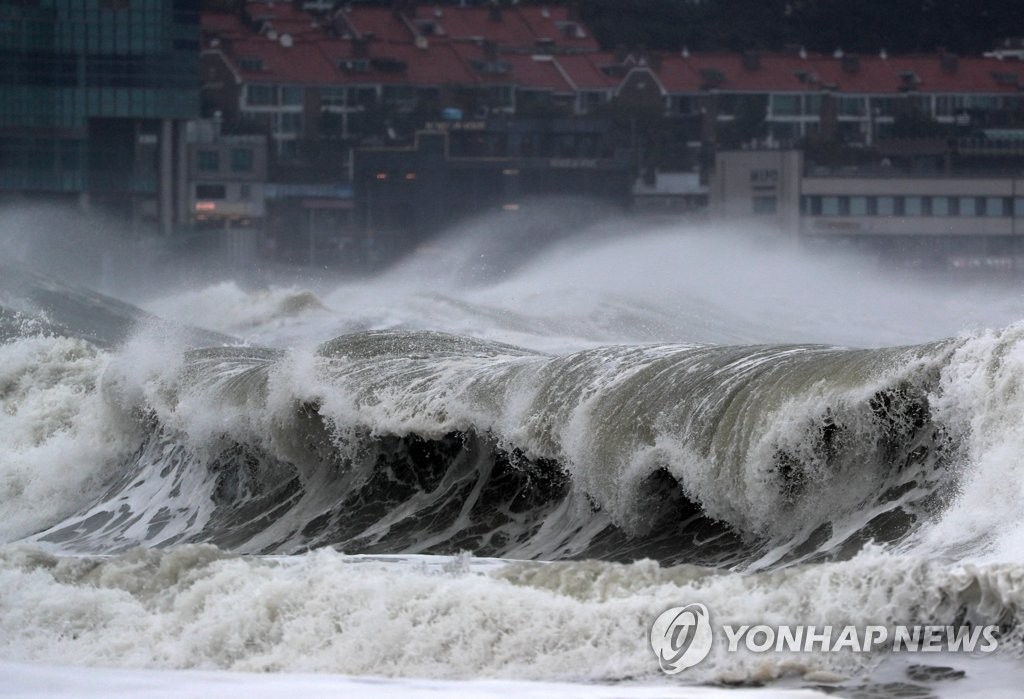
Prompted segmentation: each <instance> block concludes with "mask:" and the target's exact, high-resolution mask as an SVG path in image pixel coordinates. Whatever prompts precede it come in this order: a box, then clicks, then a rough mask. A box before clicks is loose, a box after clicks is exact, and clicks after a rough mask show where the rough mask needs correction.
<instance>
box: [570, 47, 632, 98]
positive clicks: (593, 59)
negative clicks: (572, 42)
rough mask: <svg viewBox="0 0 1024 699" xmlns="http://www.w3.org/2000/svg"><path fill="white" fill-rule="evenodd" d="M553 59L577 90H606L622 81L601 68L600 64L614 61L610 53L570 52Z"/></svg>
mask: <svg viewBox="0 0 1024 699" xmlns="http://www.w3.org/2000/svg"><path fill="white" fill-rule="evenodd" d="M555 60H556V61H558V65H560V66H562V70H564V71H565V73H566V75H568V76H569V80H571V81H572V83H573V85H575V86H576V88H577V89H579V90H607V89H612V88H615V87H617V86H618V85H619V83H620V82H622V81H621V79H620V78H614V77H612V76H610V75H607V74H605V73H604V72H603V71H602V70H601V66H602V65H608V64H610V63H613V62H614V56H612V55H611V54H607V53H594V54H571V55H566V56H557V57H556V58H555Z"/></svg>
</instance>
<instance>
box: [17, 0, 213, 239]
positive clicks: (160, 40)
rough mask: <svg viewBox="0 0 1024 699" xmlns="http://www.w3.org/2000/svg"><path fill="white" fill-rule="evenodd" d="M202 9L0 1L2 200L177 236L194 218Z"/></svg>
mask: <svg viewBox="0 0 1024 699" xmlns="http://www.w3.org/2000/svg"><path fill="white" fill-rule="evenodd" d="M198 49H199V2H198V0H132V1H131V2H128V1H127V0H35V1H34V2H15V3H3V4H0V193H2V194H5V195H8V196H19V197H34V196H45V197H49V198H52V197H64V198H68V199H74V200H78V201H80V202H81V203H82V204H83V205H91V206H99V207H103V208H105V209H110V210H112V211H114V212H117V213H118V214H120V215H122V216H123V217H124V218H125V219H126V220H131V221H134V222H135V223H136V224H143V223H145V222H153V223H157V222H159V225H160V228H161V229H162V230H163V232H165V233H169V232H170V231H171V230H172V229H173V227H174V226H175V225H177V224H179V223H181V222H183V219H184V218H185V216H187V206H186V196H185V191H184V189H185V188H184V179H185V177H184V175H185V173H184V170H185V167H184V159H185V149H184V140H185V139H184V124H185V121H186V120H188V119H193V118H196V117H197V116H199V107H200V105H199V70H198V68H199V63H198Z"/></svg>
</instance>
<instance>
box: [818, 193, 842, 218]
mask: <svg viewBox="0 0 1024 699" xmlns="http://www.w3.org/2000/svg"><path fill="white" fill-rule="evenodd" d="M821 215H822V216H838V215H839V197H822V198H821Z"/></svg>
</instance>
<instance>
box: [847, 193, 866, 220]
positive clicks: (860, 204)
mask: <svg viewBox="0 0 1024 699" xmlns="http://www.w3.org/2000/svg"><path fill="white" fill-rule="evenodd" d="M850 215H851V216H867V215H868V198H867V197H850Z"/></svg>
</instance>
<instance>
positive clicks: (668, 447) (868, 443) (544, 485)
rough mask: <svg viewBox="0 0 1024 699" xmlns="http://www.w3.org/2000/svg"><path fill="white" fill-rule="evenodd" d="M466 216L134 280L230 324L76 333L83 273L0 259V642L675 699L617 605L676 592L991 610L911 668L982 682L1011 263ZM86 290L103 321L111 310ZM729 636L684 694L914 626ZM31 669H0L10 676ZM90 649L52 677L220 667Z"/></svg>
mask: <svg viewBox="0 0 1024 699" xmlns="http://www.w3.org/2000/svg"><path fill="white" fill-rule="evenodd" d="M465 249H466V250H467V251H469V252H467V253H466V254H465V255H464V257H462V258H460V259H459V260H457V262H458V264H455V263H454V262H449V263H448V264H444V262H443V261H439V260H437V259H435V258H427V257H424V258H423V259H420V260H412V261H410V262H408V263H406V264H403V265H400V266H398V267H397V268H395V269H393V270H391V271H390V272H387V273H385V274H383V275H382V276H380V277H378V278H375V279H372V280H367V281H364V282H359V283H356V282H344V283H342V282H339V283H328V282H324V281H319V282H317V283H316V284H309V285H306V284H303V283H300V282H294V281H293V282H291V283H286V284H279V285H272V286H269V287H262V286H252V285H251V284H250V282H246V281H244V280H238V281H235V280H230V279H229V280H224V281H221V282H217V283H214V284H212V285H207V286H201V287H199V288H192V289H189V290H185V291H179V292H169V293H165V294H154V293H153V292H152V291H150V293H149V295H148V297H147V298H146V299H144V302H143V303H144V307H145V308H146V310H147V311H149V312H151V313H153V314H156V315H157V316H161V317H164V318H167V319H169V320H171V321H178V322H181V323H187V324H191V325H196V326H200V327H202V328H205V329H207V330H212V331H217V332H221V333H225V334H227V335H232V336H234V337H236V338H239V341H238V342H234V343H230V344H231V345H232V346H229V347H214V348H210V346H211V345H215V344H218V343H216V342H211V341H210V338H212V337H213V336H212V335H201V334H197V333H194V332H185V331H176V330H174V329H173V328H171V327H168V326H167V325H166V324H161V323H156V322H155V321H153V320H151V319H149V318H148V317H146V316H143V315H142V314H139V316H138V317H139V318H140V319H141V323H140V324H139V325H137V326H136V327H135V330H134V331H133V332H132V334H131V338H130V339H128V340H126V341H125V340H116V341H113V342H111V343H110V344H109V345H108V344H105V343H103V342H102V341H101V340H102V337H101V338H99V340H97V339H96V338H93V337H90V338H86V339H83V338H82V337H81V333H79V334H78V335H76V333H75V331H74V328H73V327H70V326H69V323H68V321H67V320H66V316H69V317H74V316H75V315H76V313H77V311H76V310H75V309H76V308H77V306H75V305H74V304H75V303H79V304H80V303H82V301H81V300H80V299H78V300H75V298H77V297H73V295H71V296H68V295H64V296H60V298H65V299H67V300H66V304H67V306H66V307H62V308H63V310H61V309H58V310H56V311H51V312H49V313H47V310H46V309H45V308H40V304H39V302H38V298H37V297H32V298H30V301H31V302H29V301H26V300H24V299H25V298H27V297H31V294H29V293H28V291H26V289H25V288H24V287H25V286H26V285H30V284H29V283H28V282H25V281H23V280H22V281H20V282H19V284H20V286H19V285H13V284H11V285H8V287H3V284H2V282H0V287H3V288H2V293H0V305H3V306H6V307H7V308H11V309H13V311H14V313H15V314H18V318H17V323H18V324H17V325H14V324H12V322H13V321H9V320H4V318H5V316H0V321H3V322H7V325H5V326H4V327H5V329H6V330H5V332H4V333H0V338H4V337H6V338H7V341H6V342H5V343H4V344H2V345H0V444H2V445H3V447H2V448H0V539H2V541H4V542H5V546H4V547H3V548H2V549H0V629H2V630H0V647H2V648H3V649H4V658H5V660H6V661H9V662H14V663H43V664H49V665H67V664H72V665H83V666H93V667H119V668H153V669H155V668H161V669H175V670H186V669H188V670H203V671H212V670H220V671H223V670H230V671H235V672H270V673H308V672H315V673H341V674H344V675H347V676H376V677H387V678H394V679H393V680H390V681H389V683H386V684H382V685H373V686H374V687H375V688H376V689H374V690H373V691H378V689H379V691H400V692H402V693H412V694H415V692H418V691H423V692H426V691H440V692H452V691H455V692H458V693H460V695H469V696H476V695H480V696H488V695H490V694H488V693H489V692H495V693H496V692H498V691H499V688H500V689H501V691H512V692H515V693H517V694H522V695H524V696H534V695H537V696H543V695H545V693H547V692H550V694H548V695H559V696H561V695H564V694H563V692H575V691H582V690H579V689H578V688H579V687H580V685H579V684H577V685H573V688H572V689H568V688H566V687H565V686H559V685H555V684H543V683H552V682H573V683H597V684H596V685H593V684H588V685H587V688H586V693H587V694H588V696H603V694H601V692H605V691H612V690H611V688H610V687H609V686H608V685H609V684H610V683H615V685H616V686H615V690H614V691H615V692H617V693H616V694H615V695H616V696H655V695H656V696H675V695H676V694H675V693H676V691H677V690H679V689H680V688H679V686H678V681H677V679H676V678H666V677H663V676H661V674H660V672H659V670H658V665H657V661H656V659H655V657H654V655H653V653H652V652H651V650H650V647H649V645H648V640H647V634H648V632H649V630H650V624H651V622H652V621H653V619H654V618H655V617H656V616H657V615H658V614H659V613H660V612H661V611H663V610H664V609H666V608H668V607H671V606H677V605H682V604H687V603H689V602H701V603H703V604H705V605H707V606H708V608H710V609H711V610H712V611H713V613H714V615H715V619H716V623H721V624H768V625H772V626H777V625H780V624H797V623H805V624H824V623H829V624H835V625H843V624H857V625H867V624H886V625H888V624H926V623H934V624H951V623H953V622H954V620H956V621H957V623H963V622H964V621H967V622H970V623H975V624H979V625H984V624H999V625H1001V626H1002V627H1003V631H1002V635H1001V649H1000V651H999V653H998V654H997V656H998V657H996V658H994V659H993V658H977V659H975V658H971V657H968V656H966V655H962V656H956V655H951V656H949V657H943V658H942V660H943V662H945V663H951V664H954V665H955V666H956V667H957V668H960V669H964V670H965V671H966V672H967V674H968V678H967V679H965V680H960V681H955V680H947V681H934V682H933V681H918V685H920V686H924V687H928V688H929V690H928V691H932V692H936V693H940V694H945V695H948V696H966V695H967V694H968V693H969V692H977V693H978V695H979V696H987V695H991V693H992V692H997V691H1000V690H1007V691H1009V688H1011V687H1012V686H1013V682H1012V677H1013V676H1014V673H1016V672H1017V670H1018V669H1019V661H1018V660H1017V658H1018V654H1019V648H1020V646H1019V638H1020V627H1019V625H1018V621H1017V619H1016V610H1017V609H1019V608H1020V607H1021V605H1022V604H1024V599H1021V595H1022V590H1024V585H1022V582H1024V580H1022V578H1024V565H1022V561H1021V555H1022V554H1021V550H1020V544H1019V541H1020V540H1021V535H1022V534H1024V531H1022V527H1024V491H1022V490H1021V488H1020V487H1019V486H1018V485H1016V484H1018V483H1020V481H1021V479H1020V478H1019V477H1018V476H1019V474H1018V471H1019V470H1020V468H1021V465H1022V463H1024V462H1022V460H1021V456H1020V455H1021V454H1022V453H1024V449H1022V447H1024V434H1022V432H1021V425H1022V418H1024V415H1022V410H1024V403H1022V402H1021V401H1022V399H1021V397H1020V390H1019V387H1020V385H1021V380H1022V378H1024V349H1022V346H1024V342H1022V341H1024V335H1022V333H1024V326H1022V325H1020V324H1018V323H1017V321H1018V320H1020V319H1021V318H1024V314H1022V313H1021V310H1022V308H1021V298H1020V296H1019V295H1018V294H1017V293H1016V292H1014V291H1013V290H1012V289H1010V288H1006V287H996V286H989V287H976V286H943V285H940V284H938V283H936V282H934V281H932V282H914V281H911V280H908V279H900V278H898V277H892V276H886V275H883V274H882V273H880V272H877V271H875V270H872V269H870V268H868V267H866V266H864V265H863V264H861V263H852V262H849V261H846V260H830V259H827V258H813V257H807V256H804V255H803V254H802V253H799V252H796V251H793V250H788V249H785V248H780V247H777V246H766V245H764V244H763V243H755V244H750V243H746V242H742V241H739V240H736V239H732V238H719V239H707V238H703V237H696V236H693V235H692V234H687V235H682V234H678V233H676V234H673V233H670V232H666V231H655V232H651V233H648V234H632V235H631V237H629V238H628V239H625V238H623V237H622V236H617V237H615V236H612V237H606V238H603V239H602V240H601V241H600V242H598V243H594V244H590V245H582V244H580V243H578V242H571V241H570V242H568V243H565V244H563V245H560V246H559V245H556V246H553V247H552V248H550V249H548V250H547V251H546V252H545V253H543V254H542V255H540V256H538V257H535V258H533V259H530V260H528V261H527V262H525V263H523V262H522V261H521V260H520V261H519V262H518V263H517V266H515V267H510V268H508V269H505V270H503V269H502V266H501V265H500V264H497V263H496V262H495V261H494V260H489V259H487V260H485V262H486V263H487V264H486V265H485V267H486V268H485V269H484V270H483V271H482V272H481V270H480V269H477V268H476V267H475V266H474V265H478V264H479V263H478V262H477V260H478V259H479V258H478V256H475V255H476V253H475V252H474V250H475V249H476V248H474V247H473V241H472V240H467V241H465ZM467 270H469V271H467ZM470 272H472V273H470ZM467 279H468V280H471V282H472V283H467ZM32 283H35V282H32ZM51 291H52V290H51ZM54 293H57V294H58V295H60V294H63V293H64V292H62V291H60V290H59V289H58V290H57V291H56V292H54ZM32 299H35V300H32ZM89 308H90V309H92V310H91V311H90V313H95V314H96V317H97V318H98V319H99V320H97V321H96V322H95V323H94V325H96V326H97V327H103V328H106V330H103V331H102V332H100V334H101V335H102V333H103V332H106V333H108V334H109V333H110V332H112V331H111V330H109V329H110V328H117V327H121V325H120V323H121V322H122V321H121V320H118V321H117V322H114V321H113V320H109V321H104V322H100V321H101V320H102V319H103V318H107V317H108V316H109V317H110V318H113V317H115V316H116V317H117V318H119V319H120V318H124V317H125V316H126V315H128V316H131V314H132V313H133V312H132V311H129V310H126V309H123V308H120V307H114V306H111V307H110V308H107V307H105V306H104V302H103V301H102V300H91V301H89ZM28 321H31V322H28ZM26 323H27V324H26ZM33 323H35V325H33ZM38 328H45V329H48V333H49V334H39V333H38V330H37V329H38ZM813 343H825V345H824V346H822V345H816V344H813ZM203 346H206V347H207V349H196V348H198V347H203ZM893 346H897V347H893ZM848 347H867V348H876V349H867V350H859V349H846V348H848ZM339 550H340V551H344V552H345V553H341V552H340V551H339ZM460 551H461V552H468V553H467V554H464V555H455V554H458V552H460ZM359 553H363V554H366V555H351V554H359ZM473 554H476V555H475V556H474V555H473ZM519 559H528V560H519ZM638 559H639V560H638ZM724 642H725V641H724V639H721V638H717V639H716V646H715V648H714V649H713V650H712V653H711V655H710V656H709V658H708V659H707V660H706V661H704V662H703V663H701V664H700V665H699V666H697V667H694V668H690V669H689V670H687V671H686V673H685V674H684V676H683V678H682V682H684V683H686V684H687V685H688V687H690V688H687V689H685V690H683V695H685V696H703V694H704V693H706V692H710V691H712V690H708V689H706V688H699V689H698V688H692V686H693V685H695V684H702V685H706V684H707V683H730V684H731V683H740V684H751V683H764V682H767V683H768V689H765V690H752V691H754V693H758V692H760V693H773V695H781V693H782V692H796V693H795V694H793V696H799V695H800V692H801V691H807V692H817V691H818V690H817V689H815V688H816V687H818V685H820V684H821V683H822V682H825V681H826V680H827V681H829V682H838V683H839V684H840V685H841V686H844V687H846V688H847V689H848V690H849V691H854V689H855V688H856V687H861V686H867V687H874V688H875V689H872V690H871V691H876V690H877V691H879V692H881V691H883V690H882V689H878V686H880V685H881V684H885V683H892V682H897V681H906V682H909V683H911V684H913V683H914V681H913V680H912V679H907V678H908V676H909V675H908V673H910V674H912V671H911V670H908V669H907V666H908V663H910V662H911V660H916V658H914V659H910V660H907V659H906V658H904V657H902V656H898V655H897V656H894V655H893V654H886V653H884V652H875V653H869V654H854V653H827V654H826V653H791V654H786V653H771V654H767V655H766V654H754V653H744V652H739V653H728V652H726V650H725V647H724ZM32 667H33V666H32V665H24V664H22V665H14V664H9V665H6V666H2V667H0V672H4V673H7V674H9V675H10V676H11V677H13V678H15V680H16V681H15V686H21V687H23V688H24V689H25V691H26V692H29V693H39V692H40V691H42V690H41V689H40V684H39V682H40V681H39V679H38V675H37V674H34V673H35V671H34V670H33V669H32ZM125 672H126V673H127V671H125ZM979 674H980V675H985V676H986V677H985V679H986V682H987V684H984V683H979V682H980V678H979V677H977V675H979ZM60 677H63V678H65V679H62V680H61V684H60V685H59V692H61V693H64V694H69V693H74V692H75V683H74V681H73V680H71V679H68V677H69V675H67V674H64V673H63V671H62V674H60ZM110 677H111V678H114V679H113V680H111V682H113V684H104V682H103V681H100V680H99V679H97V676H95V675H89V676H88V678H87V677H86V676H83V678H82V680H81V687H82V688H83V691H86V690H85V688H87V687H88V686H100V687H103V688H104V689H103V691H105V692H106V691H109V692H111V693H113V694H116V693H117V692H121V691H124V690H123V686H124V685H122V684H119V683H122V682H135V681H136V679H138V681H140V682H143V683H153V684H149V685H148V686H150V687H156V688H158V689H153V691H167V692H172V691H182V692H185V691H186V690H185V689H183V688H190V689H188V690H187V691H203V692H206V691H214V689H212V688H215V687H216V686H217V683H218V682H221V681H230V682H232V683H233V685H232V686H234V687H238V688H244V687H247V686H249V683H250V682H251V681H252V680H251V679H250V678H249V677H248V676H244V675H238V676H231V678H230V679H226V680H222V679H217V677H219V676H213V675H196V674H185V673H183V674H180V675H174V676H173V677H176V678H177V679H172V680H169V681H168V680H165V679H164V678H165V677H166V676H164V675H144V676H138V678H137V677H136V676H134V675H131V674H124V673H122V674H113V675H110ZM282 677H283V676H281V675H277V674H275V678H276V679H275V680H274V682H278V681H283V682H285V683H286V684H287V686H290V687H292V688H293V690H295V688H298V687H304V688H306V689H308V691H310V692H312V693H314V694H315V693H316V692H327V691H330V689H329V688H330V687H334V688H337V687H338V686H345V687H351V686H353V685H351V684H348V685H346V684H344V683H346V682H347V683H353V682H355V683H356V685H354V686H356V687H358V688H359V689H358V690H356V689H353V690H352V691H360V692H362V691H364V690H365V691H370V690H369V689H367V685H366V684H359V682H362V680H352V679H350V680H336V679H330V678H326V677H325V678H322V679H318V678H310V677H308V676H302V677H299V676H295V677H293V678H292V679H289V680H283V679H281V678H282ZM402 678H405V679H402ZM408 678H430V679H432V680H434V681H436V682H437V681H439V682H442V684H430V683H427V684H417V683H416V682H413V681H412V680H410V679H408ZM999 678H1004V679H1005V682H1002V681H1001V680H1000V679H999ZM482 680H502V681H505V682H508V681H519V680H532V681H536V682H540V683H542V684H537V685H529V684H525V685H513V684H505V685H495V686H489V685H482V684H480V682H481V681H482ZM335 681H337V682H342V685H336V684H331V683H332V682H335ZM396 681H397V682H398V684H394V682H396ZM944 682H946V683H944ZM957 682H960V684H957ZM19 683H20V684H19ZM94 683H95V684H94ZM623 683H624V684H623ZM174 687H177V689H176V690H175V689H174ZM951 687H952V688H956V687H959V688H960V689H959V690H956V689H950V688H951ZM801 688H806V689H805V690H802V689H801ZM275 691H276V690H275ZM282 691H287V690H282ZM295 691H297V690H295ZM884 691H889V690H884ZM893 691H895V690H893ZM949 692H952V693H949ZM957 692H961V693H957ZM986 692H987V693H988V694H986ZM650 693H653V694H650Z"/></svg>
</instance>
